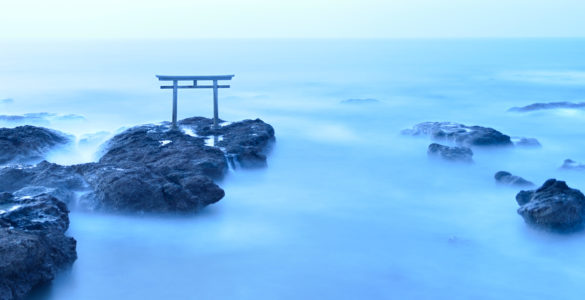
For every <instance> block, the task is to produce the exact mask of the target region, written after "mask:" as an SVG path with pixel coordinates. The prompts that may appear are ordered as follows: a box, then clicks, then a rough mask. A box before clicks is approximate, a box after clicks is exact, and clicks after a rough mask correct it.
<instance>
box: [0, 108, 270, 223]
mask: <svg viewBox="0 0 585 300" xmlns="http://www.w3.org/2000/svg"><path fill="white" fill-rule="evenodd" d="M179 124H180V125H181V128H172V127H171V126H170V125H169V124H163V125H140V126H136V127H132V128H129V129H127V130H125V131H123V132H122V133H120V134H117V135H115V136H114V137H112V138H111V139H110V140H109V141H108V142H106V146H105V147H104V151H103V155H102V156H101V158H100V159H99V161H98V162H96V163H86V164H79V165H73V166H60V165H57V164H52V163H49V162H46V161H44V162H41V163H39V164H37V165H35V166H11V167H6V168H1V169H0V191H4V192H10V193H14V194H16V195H20V196H36V195H39V194H43V193H46V194H50V195H52V196H54V197H56V198H58V199H60V200H61V201H63V202H66V203H68V204H69V205H71V206H76V205H80V206H81V207H82V208H84V209H88V210H102V211H110V212H134V213H135V212H196V211H198V210H200V209H201V208H203V207H205V206H207V205H209V204H212V203H215V202H217V201H219V200H220V199H222V198H223V197H224V195H225V192H224V191H223V190H222V189H221V188H220V187H219V186H218V185H217V184H216V183H215V182H214V180H219V179H222V178H223V177H224V175H225V174H226V173H227V171H228V162H229V161H231V163H232V164H233V165H234V166H235V165H237V166H239V167H243V168H255V167H262V166H266V154H265V153H266V151H267V150H268V149H269V148H270V146H271V144H272V142H273V141H274V129H273V128H272V126H270V125H269V124H266V123H264V122H263V121H262V120H260V119H256V120H244V121H240V122H235V123H230V124H226V125H224V126H221V127H220V128H217V129H216V128H212V124H213V120H212V119H207V118H202V117H195V118H189V119H185V120H181V121H180V122H179ZM31 127H32V126H31ZM187 129H189V130H187ZM214 137H215V138H217V139H218V142H217V144H216V145H215V146H209V145H207V141H208V140H209V139H211V138H214ZM79 194H81V196H80V197H77V196H78V195H79ZM77 200H78V201H77Z"/></svg>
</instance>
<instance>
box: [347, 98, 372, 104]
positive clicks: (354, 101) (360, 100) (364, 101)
mask: <svg viewBox="0 0 585 300" xmlns="http://www.w3.org/2000/svg"><path fill="white" fill-rule="evenodd" d="M378 102H380V101H378V100H377V99H374V98H352V99H345V100H343V101H341V103H342V104H372V103H378Z"/></svg>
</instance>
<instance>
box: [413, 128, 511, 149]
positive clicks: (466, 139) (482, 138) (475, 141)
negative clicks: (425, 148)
mask: <svg viewBox="0 0 585 300" xmlns="http://www.w3.org/2000/svg"><path fill="white" fill-rule="evenodd" d="M402 134H406V135H413V136H420V135H422V136H429V137H431V138H432V139H433V140H436V141H446V142H452V143H455V144H457V145H459V146H464V147H472V146H512V141H511V140H510V137H509V136H507V135H505V134H503V133H501V132H499V131H497V130H495V129H493V128H489V127H482V126H466V125H463V124H459V123H452V122H424V123H419V124H416V125H415V126H414V127H413V128H412V129H406V130H403V131H402Z"/></svg>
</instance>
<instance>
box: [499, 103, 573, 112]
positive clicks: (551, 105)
mask: <svg viewBox="0 0 585 300" xmlns="http://www.w3.org/2000/svg"><path fill="white" fill-rule="evenodd" d="M557 108H569V109H579V108H585V102H580V103H572V102H566V101H564V102H549V103H534V104H530V105H527V106H522V107H512V108H510V109H509V110H508V111H515V112H529V111H535V110H543V109H557Z"/></svg>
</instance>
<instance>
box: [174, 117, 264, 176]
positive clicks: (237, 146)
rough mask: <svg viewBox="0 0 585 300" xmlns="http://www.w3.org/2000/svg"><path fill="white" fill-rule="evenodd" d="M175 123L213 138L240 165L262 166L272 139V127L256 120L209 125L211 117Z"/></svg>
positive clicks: (246, 166) (245, 166) (216, 144)
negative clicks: (216, 125) (219, 125)
mask: <svg viewBox="0 0 585 300" xmlns="http://www.w3.org/2000/svg"><path fill="white" fill-rule="evenodd" d="M179 124H181V125H183V126H185V127H189V128H191V129H193V130H194V131H195V132H196V133H197V134H198V135H199V136H207V137H208V138H210V139H213V138H214V137H217V143H215V142H214V143H213V144H214V145H215V146H218V147H220V148H221V149H222V150H223V151H225V153H226V155H227V157H228V158H229V159H230V160H231V162H234V163H238V165H239V166H241V167H244V168H252V167H261V166H266V152H267V151H268V150H269V149H270V145H271V143H272V142H274V129H273V128H272V126H270V125H269V124H266V123H264V122H263V121H262V120H260V119H256V120H244V121H240V122H235V123H229V124H225V123H224V124H222V126H221V127H219V128H213V120H211V119H207V118H202V117H195V118H189V119H185V120H182V121H180V122H179Z"/></svg>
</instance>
